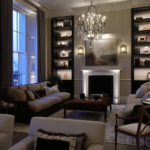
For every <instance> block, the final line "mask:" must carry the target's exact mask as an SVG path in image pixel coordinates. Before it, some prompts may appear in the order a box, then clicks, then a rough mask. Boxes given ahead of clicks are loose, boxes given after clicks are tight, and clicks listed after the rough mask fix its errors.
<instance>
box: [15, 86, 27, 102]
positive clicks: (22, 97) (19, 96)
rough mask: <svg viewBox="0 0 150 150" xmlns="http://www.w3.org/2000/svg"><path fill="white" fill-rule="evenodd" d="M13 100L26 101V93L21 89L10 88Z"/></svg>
mask: <svg viewBox="0 0 150 150" xmlns="http://www.w3.org/2000/svg"><path fill="white" fill-rule="evenodd" d="M12 91H13V97H14V98H15V100H19V101H26V100H27V95H26V93H25V91H23V90H22V89H12Z"/></svg>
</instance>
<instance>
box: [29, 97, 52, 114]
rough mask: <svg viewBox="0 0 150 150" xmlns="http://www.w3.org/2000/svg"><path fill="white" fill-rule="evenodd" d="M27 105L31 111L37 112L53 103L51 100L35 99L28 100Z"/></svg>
mask: <svg viewBox="0 0 150 150" xmlns="http://www.w3.org/2000/svg"><path fill="white" fill-rule="evenodd" d="M28 104H29V107H30V109H31V110H32V111H33V112H35V113H36V112H39V111H41V110H44V109H46V108H49V107H51V106H52V105H53V102H52V101H49V100H42V99H36V100H35V101H28Z"/></svg>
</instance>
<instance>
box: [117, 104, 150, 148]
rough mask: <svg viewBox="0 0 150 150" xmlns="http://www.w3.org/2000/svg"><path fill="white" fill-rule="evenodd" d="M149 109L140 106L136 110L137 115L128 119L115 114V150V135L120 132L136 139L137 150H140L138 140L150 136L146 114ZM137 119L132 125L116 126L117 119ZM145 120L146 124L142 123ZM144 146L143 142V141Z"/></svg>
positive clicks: (148, 117)
mask: <svg viewBox="0 0 150 150" xmlns="http://www.w3.org/2000/svg"><path fill="white" fill-rule="evenodd" d="M148 109H150V105H149V106H142V107H141V108H139V109H138V113H137V114H136V115H135V116H133V117H130V118H124V117H119V116H118V115H117V114H116V125H115V150H117V133H118V132H121V133H124V134H127V135H130V136H133V137H135V138H136V141H137V150H140V138H142V137H146V136H150V126H149V124H150V114H148V112H147V110H148ZM138 117H139V121H138V123H132V124H128V125H123V126H119V127H118V125H117V119H123V120H133V119H136V118H138ZM145 120H147V123H146V124H144V123H142V122H143V121H144V122H145ZM144 144H145V140H144Z"/></svg>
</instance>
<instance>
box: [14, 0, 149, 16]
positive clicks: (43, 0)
mask: <svg viewBox="0 0 150 150" xmlns="http://www.w3.org/2000/svg"><path fill="white" fill-rule="evenodd" d="M13 1H17V2H19V3H22V4H23V2H24V0H13ZM34 1H36V2H38V3H39V4H41V5H42V6H41V7H40V8H41V9H42V10H44V11H45V12H46V14H47V17H49V18H51V17H58V16H65V15H79V14H81V13H84V12H85V9H86V8H87V6H89V5H90V0H34ZM92 4H93V5H95V6H96V7H97V8H98V12H106V11H114V10H121V9H131V8H134V7H143V6H150V0H92ZM23 5H24V4H23ZM26 6H27V5H26Z"/></svg>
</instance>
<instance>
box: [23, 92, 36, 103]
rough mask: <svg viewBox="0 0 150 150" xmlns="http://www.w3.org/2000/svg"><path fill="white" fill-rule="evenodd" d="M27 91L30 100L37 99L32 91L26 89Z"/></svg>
mask: <svg viewBox="0 0 150 150" xmlns="http://www.w3.org/2000/svg"><path fill="white" fill-rule="evenodd" d="M25 92H26V95H27V100H28V101H34V100H35V95H34V94H33V93H32V92H31V91H29V90H25Z"/></svg>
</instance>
